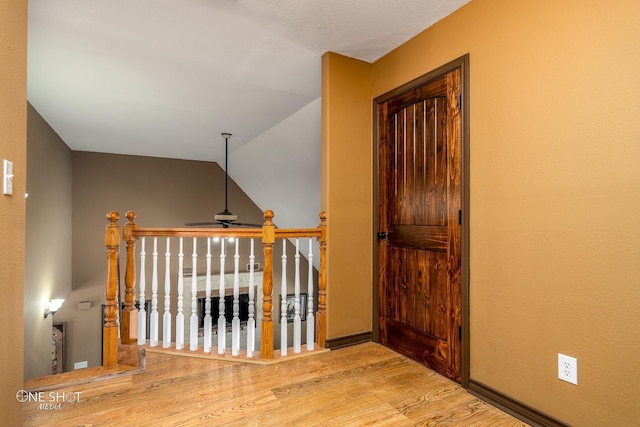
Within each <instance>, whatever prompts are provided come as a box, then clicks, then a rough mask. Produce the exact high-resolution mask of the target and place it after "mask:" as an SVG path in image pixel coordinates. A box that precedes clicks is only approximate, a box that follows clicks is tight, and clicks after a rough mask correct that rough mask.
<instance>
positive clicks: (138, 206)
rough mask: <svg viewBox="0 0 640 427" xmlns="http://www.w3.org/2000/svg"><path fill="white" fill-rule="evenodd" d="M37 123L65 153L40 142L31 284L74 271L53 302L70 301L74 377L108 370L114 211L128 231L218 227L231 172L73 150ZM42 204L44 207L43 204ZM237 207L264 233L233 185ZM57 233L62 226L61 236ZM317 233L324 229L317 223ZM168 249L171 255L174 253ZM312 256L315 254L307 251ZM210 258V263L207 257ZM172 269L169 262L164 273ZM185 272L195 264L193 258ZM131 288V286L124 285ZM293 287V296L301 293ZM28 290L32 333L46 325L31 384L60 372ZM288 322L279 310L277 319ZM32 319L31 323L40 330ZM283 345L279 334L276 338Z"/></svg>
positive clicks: (34, 352)
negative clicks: (203, 224)
mask: <svg viewBox="0 0 640 427" xmlns="http://www.w3.org/2000/svg"><path fill="white" fill-rule="evenodd" d="M29 117H30V121H31V122H32V123H31V124H30V127H34V128H35V126H36V125H39V126H41V127H43V128H44V129H45V130H46V129H48V132H49V133H50V135H49V134H46V135H47V138H49V139H51V140H53V141H54V142H55V144H54V143H49V144H47V145H45V146H43V141H47V140H48V139H47V138H44V137H42V136H40V135H41V134H42V133H43V132H40V133H36V132H35V131H34V132H31V133H30V141H29V144H30V148H31V149H32V151H30V157H29V159H28V162H29V165H30V171H31V173H32V174H33V180H34V182H39V183H41V185H43V186H46V187H45V188H46V189H47V191H42V192H40V191H39V192H37V194H38V195H39V197H40V198H41V199H36V198H35V197H34V199H31V197H30V199H29V204H30V210H31V214H30V216H28V218H27V230H28V234H29V233H30V234H31V235H34V236H38V240H39V241H40V242H41V243H40V244H38V243H37V242H34V243H31V244H29V249H28V251H27V259H28V266H27V275H28V276H34V275H36V274H37V273H38V271H39V270H42V269H44V267H45V266H46V265H57V266H58V268H60V266H66V267H65V268H66V270H65V271H66V272H65V275H63V277H61V278H59V279H56V280H54V282H56V283H58V282H60V285H61V284H63V283H64V284H65V287H64V288H61V289H60V292H59V295H53V297H61V298H66V301H65V304H64V305H63V307H62V308H61V309H60V311H58V313H56V315H55V321H56V322H64V323H65V327H66V329H65V333H66V349H65V351H66V363H65V371H69V370H73V368H74V364H75V363H76V362H82V361H86V362H87V364H88V366H89V367H92V366H99V365H100V364H101V359H102V351H101V349H102V344H101V338H102V304H104V302H105V297H104V287H105V279H106V254H105V246H104V228H105V226H106V224H107V219H106V214H107V212H109V211H111V210H114V211H117V212H119V213H120V221H119V224H120V226H122V225H124V224H125V222H126V218H125V212H126V211H128V210H133V211H135V212H136V213H137V223H138V224H139V225H140V226H141V227H182V226H184V223H185V222H187V221H208V220H212V219H213V215H214V214H215V213H216V212H219V211H221V210H223V209H224V171H223V170H222V169H221V168H220V167H219V166H218V165H217V164H216V163H210V162H199V161H189V160H175V159H163V158H154V157H141V156H127V155H117V154H104V153H90V152H78V151H72V150H69V149H68V148H67V147H66V145H64V143H63V142H62V140H60V138H58V137H57V135H55V133H53V131H52V130H51V129H50V128H49V127H48V125H46V123H45V122H44V121H43V120H42V118H40V116H39V115H37V113H36V112H35V111H32V112H31V113H30V116H29ZM31 139H33V140H34V141H31ZM50 145H52V146H55V147H57V149H58V150H59V151H61V153H62V154H64V156H61V155H60V154H57V155H52V154H51V153H50V151H51V147H50ZM34 165H35V166H34ZM58 175H62V176H63V177H64V179H61V178H58ZM34 190H35V189H34ZM45 194H46V198H44V195H45ZM36 200H38V201H40V203H37V204H36ZM28 207H29V206H28ZM228 207H229V210H231V211H232V212H234V213H236V214H237V215H238V217H239V221H242V222H248V223H256V224H261V223H262V222H263V221H264V220H263V218H262V211H261V210H260V209H258V207H257V206H256V205H255V203H253V201H251V199H249V197H248V196H247V195H246V194H245V193H244V192H243V191H242V190H241V189H240V188H239V187H238V186H237V185H236V184H235V183H234V182H233V180H230V181H229V201H228ZM277 214H278V213H277V212H276V217H277ZM52 219H54V221H52ZM53 224H55V226H53V227H52V226H51V225H53ZM61 224H62V225H64V226H61ZM313 225H315V223H314V224H309V226H313ZM41 227H48V228H47V230H48V232H49V233H54V234H52V235H45V234H43V233H42V231H39V228H41ZM29 230H30V231H29ZM42 242H44V243H42ZM162 244H164V243H162ZM201 244H202V245H203V247H202V248H200V249H199V250H198V252H199V253H200V254H204V242H202V243H201ZM161 248H162V249H161V251H162V253H163V254H164V247H163V246H161ZM189 248H190V245H189ZM280 248H281V245H280V246H279V247H278V248H276V252H275V254H274V264H275V266H274V267H275V271H274V275H275V277H274V281H275V283H274V284H275V286H274V288H275V289H274V301H279V299H278V298H279V289H280V272H279V264H280V263H279V257H280V255H281V254H280V251H281V249H280ZM147 251H149V250H148V249H147ZM241 252H242V251H241ZM256 252H257V253H256V255H257V256H256V262H259V263H260V264H261V265H264V262H263V259H262V254H261V249H260V247H259V246H257V247H256ZM303 255H306V243H305V244H304V252H303ZM241 256H242V258H241V259H243V260H244V259H246V256H244V255H243V254H242V253H241ZM316 256H317V254H316ZM289 257H290V258H289V264H288V269H289V273H288V278H290V280H289V282H292V280H293V279H292V278H293V271H292V269H293V265H294V259H293V253H292V247H291V246H289ZM120 258H121V262H122V265H121V272H122V273H124V259H125V254H124V251H122V252H121V255H120ZM161 258H163V257H161ZM175 258H176V257H175V256H174V257H173V259H174V260H175ZM187 258H189V257H185V259H187ZM200 259H201V261H204V257H202V256H201V257H200ZM163 262H164V261H163V260H162V259H161V260H160V263H161V264H162V265H160V266H159V268H160V271H162V268H163ZM301 264H302V280H303V282H302V283H304V284H305V285H303V286H306V265H304V264H305V262H302V263H301ZM185 265H190V259H189V260H188V261H187V262H185ZM149 266H150V263H149V264H148V267H149ZM226 266H227V268H226V270H227V271H232V269H233V262H232V259H230V260H229V262H227V263H226ZM197 271H198V272H199V273H201V272H203V271H204V267H203V265H199V266H198V268H197ZM148 277H150V273H148ZM33 282H34V283H35V282H36V281H33ZM40 282H42V281H40ZM121 282H122V285H123V282H124V280H123V279H122V280H121ZM289 287H290V292H293V288H292V285H290V286H289ZM25 289H26V290H27V291H26V293H25V294H26V295H27V296H26V297H25V326H26V327H27V328H26V330H30V331H31V330H35V329H36V328H35V326H34V325H33V324H35V322H36V320H37V322H39V323H37V325H38V328H37V332H38V333H37V334H32V333H30V332H29V333H26V334H25V335H27V337H26V338H25V371H27V369H28V370H29V375H26V372H25V377H26V378H31V377H35V376H40V375H46V374H48V373H49V372H50V359H51V351H50V348H51V347H50V343H51V340H50V326H51V323H50V319H51V317H50V318H49V319H47V321H49V322H48V323H47V322H42V320H43V319H42V309H41V308H36V307H33V306H30V305H29V303H27V301H31V300H32V299H33V298H35V297H36V296H37V294H38V293H42V291H41V290H33V291H31V290H29V287H26V288H25ZM174 292H175V291H174ZM303 292H304V291H303ZM79 302H90V303H91V308H90V309H88V310H78V309H77V305H78V303H79ZM316 303H317V299H316ZM173 312H174V313H175V308H174V309H173ZM27 313H28V314H27ZM278 313H279V309H278V307H276V308H275V310H274V316H278ZM27 317H29V318H30V319H31V320H30V323H28V322H27V320H26V318H27ZM276 327H278V324H277V320H276ZM278 343H279V332H278V330H276V344H278ZM27 366H28V367H29V368H27ZM36 366H37V367H38V368H37V369H36Z"/></svg>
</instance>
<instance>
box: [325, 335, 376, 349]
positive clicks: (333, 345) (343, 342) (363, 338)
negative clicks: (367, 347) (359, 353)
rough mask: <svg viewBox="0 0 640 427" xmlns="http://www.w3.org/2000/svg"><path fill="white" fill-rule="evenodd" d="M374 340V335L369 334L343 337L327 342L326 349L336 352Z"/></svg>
mask: <svg viewBox="0 0 640 427" xmlns="http://www.w3.org/2000/svg"><path fill="white" fill-rule="evenodd" d="M372 340H373V334H372V333H371V331H369V332H361V333H358V334H353V335H345V336H343V337H338V338H331V339H328V340H326V341H325V347H326V348H329V349H331V350H336V349H338V348H342V347H349V346H352V345H356V344H362V343H365V342H369V341H372Z"/></svg>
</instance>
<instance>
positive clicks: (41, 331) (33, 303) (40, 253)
mask: <svg viewBox="0 0 640 427" xmlns="http://www.w3.org/2000/svg"><path fill="white" fill-rule="evenodd" d="M27 139H28V144H27V162H28V164H29V168H28V173H27V191H28V193H29V198H28V199H27V207H26V234H25V273H24V277H25V280H24V328H25V334H24V377H25V379H28V378H34V377H40V376H43V375H49V374H50V373H51V325H52V322H54V321H57V320H58V319H57V316H49V317H47V318H46V319H44V318H43V309H44V307H45V305H46V303H47V301H50V300H51V299H54V298H63V299H65V298H67V297H68V296H69V294H70V292H71V239H70V238H69V236H71V150H70V149H69V147H67V146H66V145H65V143H64V142H63V141H62V140H61V139H60V137H59V136H58V135H57V134H56V133H55V132H54V131H53V129H51V127H50V126H49V125H48V124H47V122H45V121H44V120H43V118H42V117H41V116H40V114H38V112H37V111H36V110H35V109H34V108H33V107H32V106H31V105H29V108H28V114H27ZM65 303H66V302H65Z"/></svg>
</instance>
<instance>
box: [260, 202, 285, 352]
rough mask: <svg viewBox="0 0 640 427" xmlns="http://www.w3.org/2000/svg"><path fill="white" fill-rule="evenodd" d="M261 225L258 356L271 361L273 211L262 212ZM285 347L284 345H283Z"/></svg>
mask: <svg viewBox="0 0 640 427" xmlns="http://www.w3.org/2000/svg"><path fill="white" fill-rule="evenodd" d="M264 219H265V223H264V224H263V225H262V245H263V248H264V272H263V283H262V292H263V297H262V336H261V338H260V355H261V357H262V358H263V359H273V317H272V311H273V244H274V243H275V241H276V232H275V228H276V227H275V225H274V224H273V222H272V221H271V220H272V219H273V211H270V210H267V211H265V212H264ZM284 345H286V343H285V344H284Z"/></svg>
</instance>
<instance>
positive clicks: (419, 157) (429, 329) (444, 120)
mask: <svg viewBox="0 0 640 427" xmlns="http://www.w3.org/2000/svg"><path fill="white" fill-rule="evenodd" d="M460 93H461V90H460V69H459V68H457V69H455V70H453V71H450V72H448V73H447V74H444V75H442V76H440V77H437V78H435V79H434V80H431V81H428V82H426V83H423V84H421V85H420V86H419V87H415V88H412V89H411V90H408V91H406V92H404V93H401V94H399V95H396V96H394V97H393V98H391V99H389V100H387V101H384V102H382V103H380V104H379V110H378V112H379V113H378V114H379V117H378V120H379V121H378V126H379V129H378V133H379V137H380V138H379V159H378V160H379V166H378V167H379V194H378V197H379V212H378V218H379V233H378V238H379V243H378V244H379V248H378V262H379V275H380V277H379V293H380V294H379V330H380V342H381V343H382V344H384V345H386V346H388V347H390V348H392V349H394V350H396V351H398V352H400V353H402V354H405V355H407V356H409V357H411V358H413V359H415V360H417V361H419V362H421V363H423V364H424V365H426V366H428V367H430V368H432V369H434V370H435V371H437V372H439V373H441V374H442V375H445V376H446V377H449V378H451V379H453V380H455V381H457V382H460V381H461V352H460V350H461V345H460V340H461V329H460V325H461V323H460V309H461V302H460V300H461V222H462V221H461V218H462V215H461V214H462V212H461V200H462V197H461V193H462V186H461V167H462V164H461V115H460V105H459V103H460V101H461V99H460V97H459V95H460Z"/></svg>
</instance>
